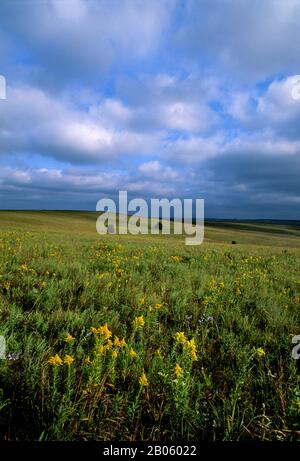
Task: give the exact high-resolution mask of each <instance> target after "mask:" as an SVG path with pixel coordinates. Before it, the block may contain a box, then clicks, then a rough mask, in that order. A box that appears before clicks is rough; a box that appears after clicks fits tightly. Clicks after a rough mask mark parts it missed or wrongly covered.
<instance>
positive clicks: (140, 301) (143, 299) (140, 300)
mask: <svg viewBox="0 0 300 461" xmlns="http://www.w3.org/2000/svg"><path fill="white" fill-rule="evenodd" d="M139 304H140V305H141V306H143V305H144V304H145V298H140V299H139Z"/></svg>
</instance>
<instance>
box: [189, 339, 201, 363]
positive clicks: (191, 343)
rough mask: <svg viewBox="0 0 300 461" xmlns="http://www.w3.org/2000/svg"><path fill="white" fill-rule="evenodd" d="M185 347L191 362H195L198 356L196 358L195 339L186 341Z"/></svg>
mask: <svg viewBox="0 0 300 461" xmlns="http://www.w3.org/2000/svg"><path fill="white" fill-rule="evenodd" d="M186 346H187V348H188V350H189V353H190V357H191V359H192V361H193V362H196V361H197V360H198V356H197V346H196V342H195V339H194V338H192V339H191V340H190V341H187V343H186Z"/></svg>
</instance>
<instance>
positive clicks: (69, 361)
mask: <svg viewBox="0 0 300 461" xmlns="http://www.w3.org/2000/svg"><path fill="white" fill-rule="evenodd" d="M74 360H75V359H74V357H72V356H71V355H68V354H67V355H65V356H64V363H65V364H66V365H72V363H73V362H74Z"/></svg>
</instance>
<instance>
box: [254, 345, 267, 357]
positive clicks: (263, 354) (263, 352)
mask: <svg viewBox="0 0 300 461" xmlns="http://www.w3.org/2000/svg"><path fill="white" fill-rule="evenodd" d="M255 352H256V354H257V355H258V357H264V356H265V355H266V353H265V351H264V350H263V349H262V347H259V348H258V349H256V351H255Z"/></svg>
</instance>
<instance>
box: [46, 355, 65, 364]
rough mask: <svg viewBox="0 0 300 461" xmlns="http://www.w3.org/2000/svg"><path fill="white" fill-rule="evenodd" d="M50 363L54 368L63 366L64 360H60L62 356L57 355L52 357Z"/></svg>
mask: <svg viewBox="0 0 300 461" xmlns="http://www.w3.org/2000/svg"><path fill="white" fill-rule="evenodd" d="M48 363H49V364H50V365H53V366H57V365H62V364H63V361H62V359H61V358H60V356H59V355H58V354H56V355H52V356H51V357H50V358H49V360H48Z"/></svg>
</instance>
